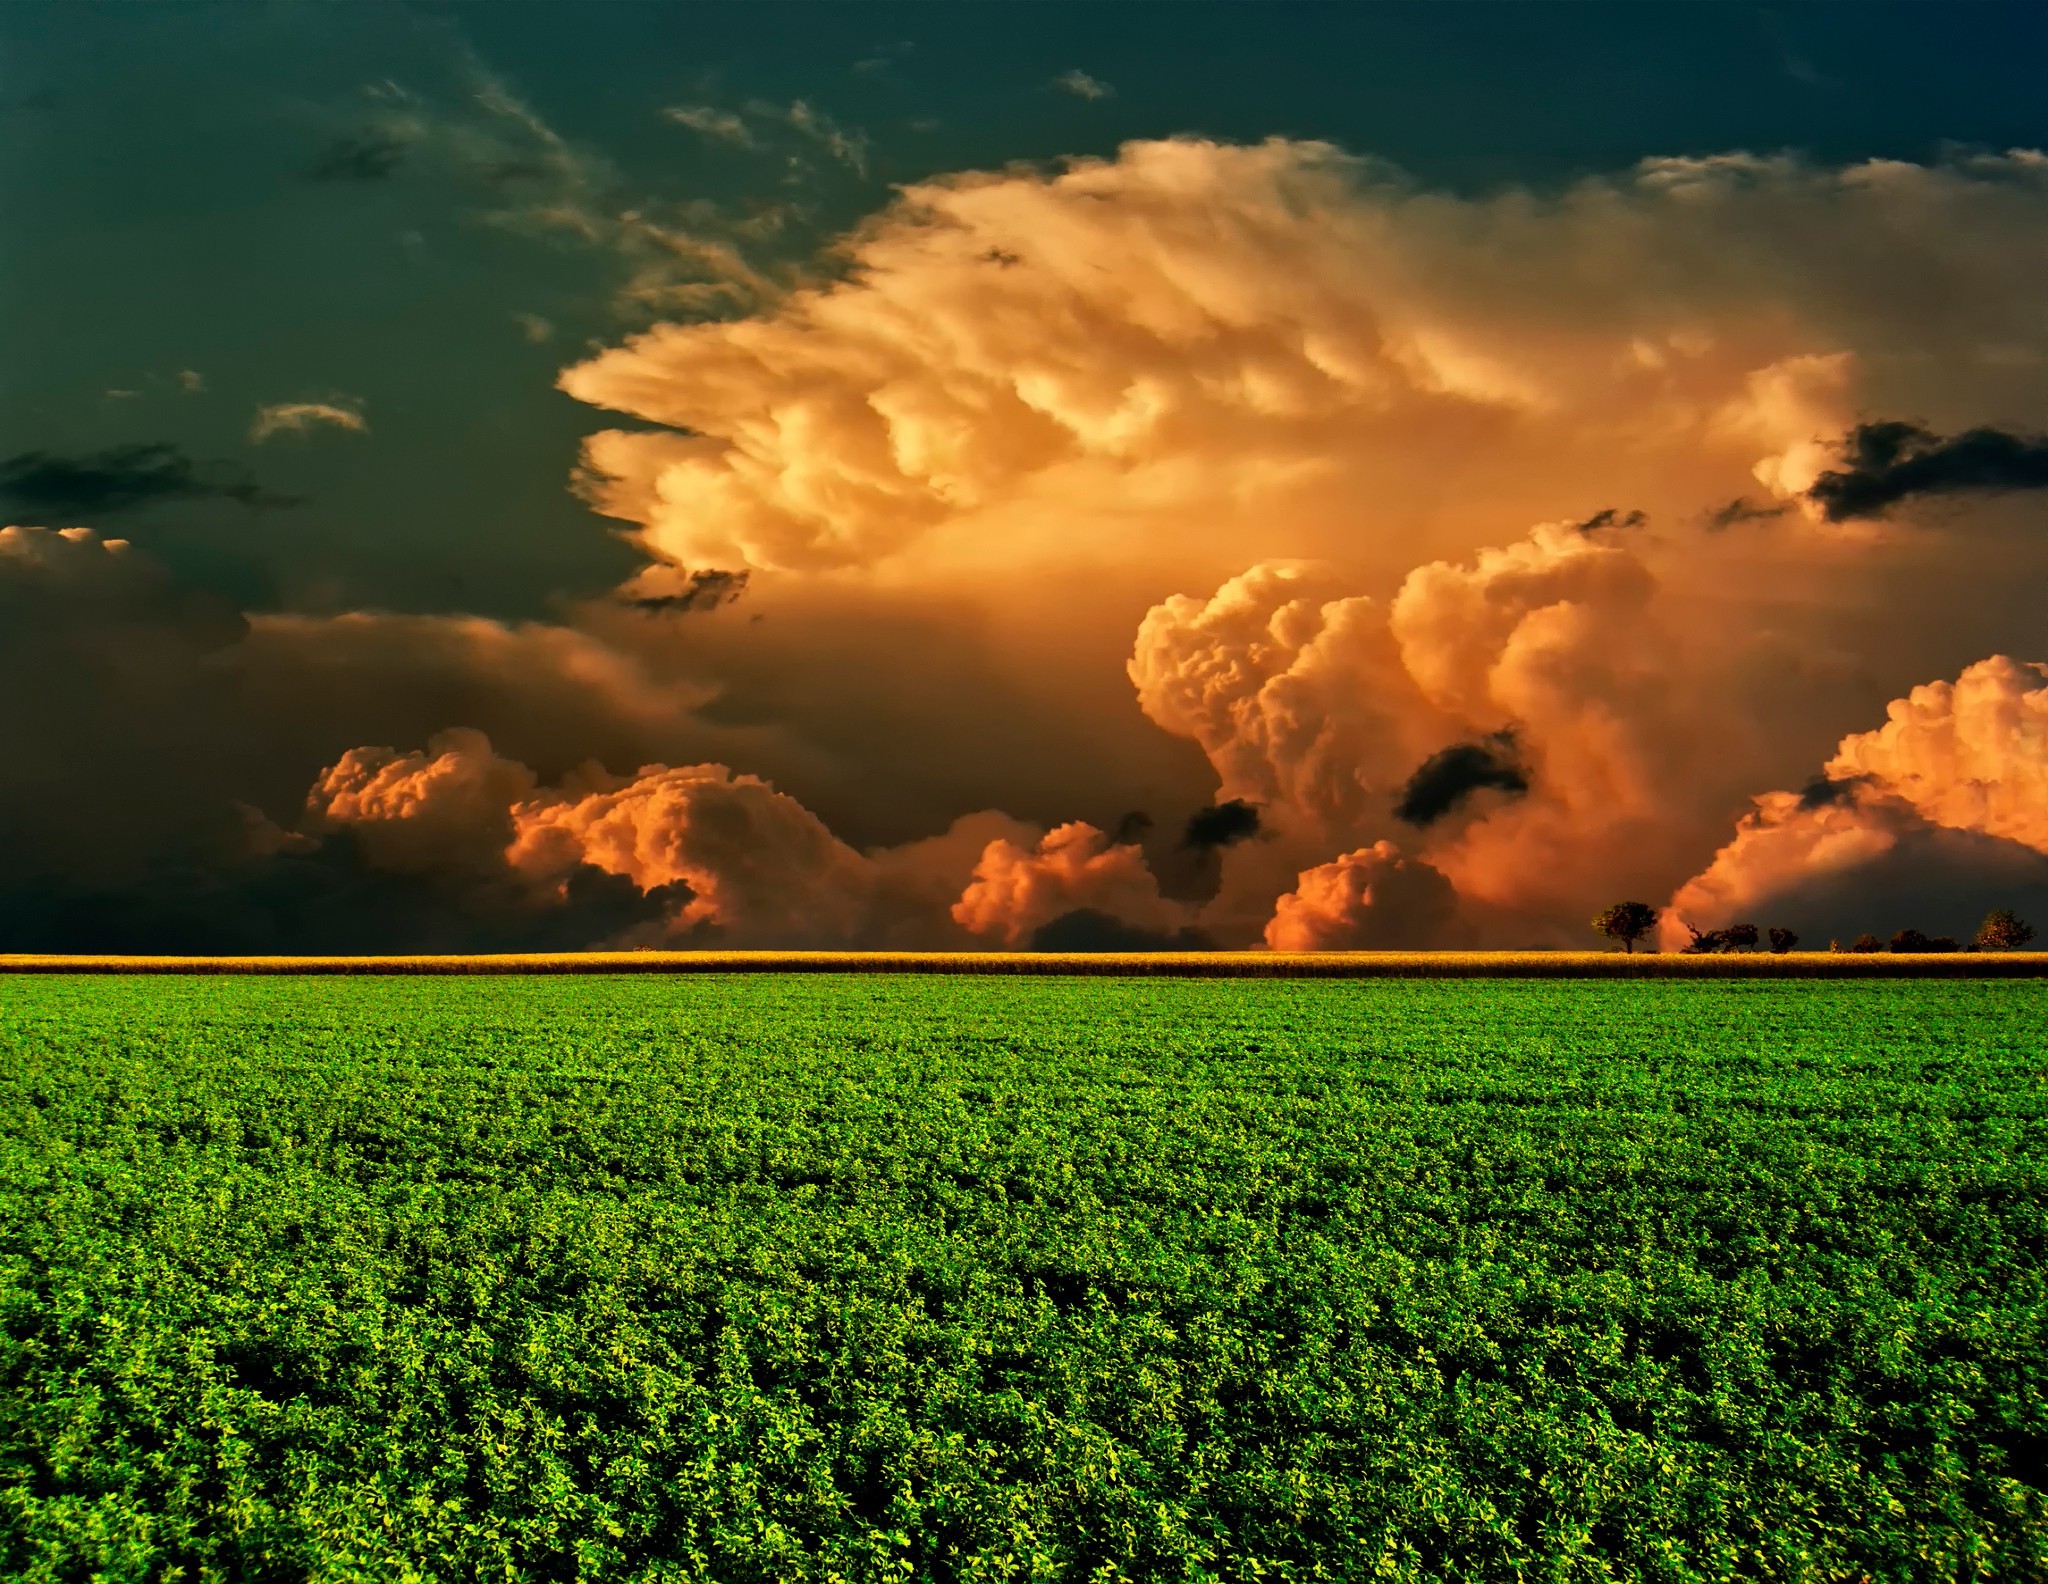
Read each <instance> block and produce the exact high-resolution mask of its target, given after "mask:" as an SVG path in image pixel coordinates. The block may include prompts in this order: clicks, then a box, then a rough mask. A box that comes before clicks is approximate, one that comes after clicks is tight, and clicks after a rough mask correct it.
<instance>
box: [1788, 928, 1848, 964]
mask: <svg viewBox="0 0 2048 1584" xmlns="http://www.w3.org/2000/svg"><path fill="white" fill-rule="evenodd" d="M1798 944H1799V937H1798V936H1797V935H1795V934H1793V933H1792V931H1790V930H1788V929H1786V928H1785V927H1784V926H1783V925H1782V924H1773V925H1772V926H1771V950H1772V951H1774V952H1776V953H1777V954H1778V955H1779V956H1780V957H1782V956H1784V955H1785V953H1787V952H1788V951H1790V950H1791V949H1792V948H1793V947H1794V946H1797V945H1798ZM1841 949H1842V948H1841V947H1840V946H1839V945H1838V944H1836V943H1835V942H1834V941H1829V942H1828V950H1829V951H1840V950H1841Z"/></svg>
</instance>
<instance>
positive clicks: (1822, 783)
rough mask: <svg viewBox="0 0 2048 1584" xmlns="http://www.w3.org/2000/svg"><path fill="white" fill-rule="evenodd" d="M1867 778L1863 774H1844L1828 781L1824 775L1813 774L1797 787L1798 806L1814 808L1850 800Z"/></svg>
mask: <svg viewBox="0 0 2048 1584" xmlns="http://www.w3.org/2000/svg"><path fill="white" fill-rule="evenodd" d="M1867 779H1868V778H1867V777H1864V776H1844V777H1842V778H1841V779H1840V780H1839V781H1830V780H1829V779H1828V778H1827V777H1826V776H1815V777H1814V778H1813V779H1812V780H1811V781H1809V782H1807V783H1806V785H1805V786H1803V787H1801V788H1800V789H1799V806H1800V807H1801V808H1803V809H1816V808H1827V807H1829V806H1831V805H1833V804H1836V803H1848V802H1852V801H1853V800H1854V795H1855V791H1856V789H1857V788H1858V787H1860V786H1863V785H1864V784H1865V783H1866V781H1867Z"/></svg>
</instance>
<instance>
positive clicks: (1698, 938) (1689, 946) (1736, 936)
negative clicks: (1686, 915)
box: [1679, 924, 1757, 957]
mask: <svg viewBox="0 0 2048 1584" xmlns="http://www.w3.org/2000/svg"><path fill="white" fill-rule="evenodd" d="M1686 928H1687V929H1689V930H1692V939H1691V940H1689V941H1687V942H1686V943H1685V945H1683V946H1681V947H1680V948H1679V950H1680V951H1683V952H1688V953H1690V954H1692V955H1693V956H1695V957H1698V956H1702V955H1705V954H1707V953H1710V952H1732V951H1753V950H1755V948H1756V939H1757V930H1756V926H1755V925H1754V924H1730V925H1729V926H1728V927H1727V928H1726V929H1711V930H1698V929H1692V926H1691V925H1690V924H1688V925H1686Z"/></svg>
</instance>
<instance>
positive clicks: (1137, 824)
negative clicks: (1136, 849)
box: [1110, 809, 1153, 847]
mask: <svg viewBox="0 0 2048 1584" xmlns="http://www.w3.org/2000/svg"><path fill="white" fill-rule="evenodd" d="M1152 823H1153V821H1152V816H1151V815H1150V814H1147V813H1146V812H1145V811H1144V810H1143V809H1132V810H1131V811H1130V813H1128V814H1126V815H1125V816H1124V817H1123V818H1122V819H1120V820H1118V821H1117V822H1116V830H1115V831H1114V832H1113V833H1112V835H1111V837H1110V840H1112V841H1114V842H1115V843H1116V844H1117V846H1119V847H1130V846H1134V845H1136V844H1137V843H1138V842H1141V841H1143V840H1144V839H1145V835H1146V833H1147V832H1148V831H1150V830H1151V829H1152Z"/></svg>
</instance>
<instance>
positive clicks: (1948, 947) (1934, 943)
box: [1920, 935, 1963, 952]
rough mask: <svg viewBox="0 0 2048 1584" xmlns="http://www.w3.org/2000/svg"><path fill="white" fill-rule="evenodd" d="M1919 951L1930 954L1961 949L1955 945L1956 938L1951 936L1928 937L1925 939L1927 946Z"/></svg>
mask: <svg viewBox="0 0 2048 1584" xmlns="http://www.w3.org/2000/svg"><path fill="white" fill-rule="evenodd" d="M1920 949H1921V950H1922V951H1931V952H1952V951H1961V950H1962V949H1963V948H1962V947H1961V946H1960V945H1959V944H1957V942H1956V938H1955V937H1954V936H1953V935H1930V936H1929V937H1928V939H1927V944H1926V945H1925V946H1922V947H1921V948H1920Z"/></svg>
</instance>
